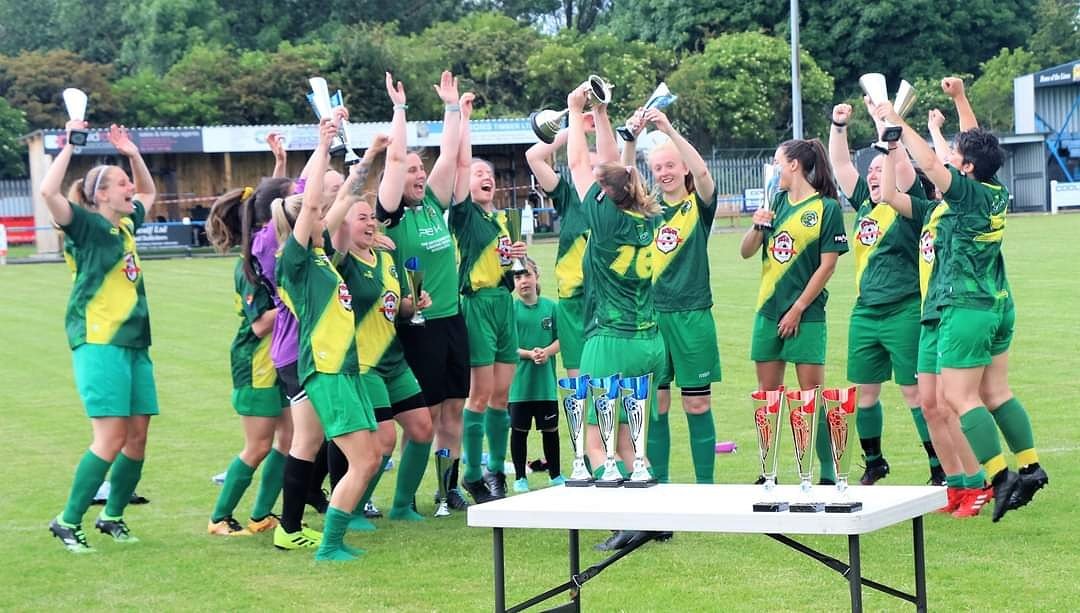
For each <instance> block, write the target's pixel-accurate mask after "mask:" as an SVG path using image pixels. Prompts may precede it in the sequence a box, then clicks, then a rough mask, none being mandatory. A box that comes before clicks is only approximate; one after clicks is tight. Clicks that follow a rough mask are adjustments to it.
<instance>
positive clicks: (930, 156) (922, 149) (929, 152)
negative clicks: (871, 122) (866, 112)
mask: <svg viewBox="0 0 1080 613" xmlns="http://www.w3.org/2000/svg"><path fill="white" fill-rule="evenodd" d="M874 115H875V116H876V117H877V118H878V119H881V120H885V119H887V120H888V121H890V122H891V123H893V124H895V125H898V126H900V127H901V128H902V129H903V134H902V135H901V137H900V138H901V140H903V142H904V146H905V147H907V150H908V151H909V152H910V153H911V157H913V158H915V162H916V163H917V164H918V165H919V168H922V170H923V172H924V173H926V176H927V177H929V178H930V181H931V182H933V184H934V185H936V186H937V188H938V190H940V191H941V193H943V194H944V193H945V192H947V191H949V186H950V185H951V184H952V175H951V174H949V170H948V169H947V168H945V165H944V164H942V163H941V161H940V160H938V157H937V154H935V153H934V150H933V149H931V148H930V145H928V144H927V143H926V141H925V140H923V138H922V137H921V136H919V133H918V132H916V131H915V130H913V129H912V128H911V126H909V125H908V124H907V122H906V121H904V120H903V119H902V118H901V117H900V116H899V115H897V114H896V110H895V109H893V106H892V103H891V102H882V103H881V104H879V105H877V107H875V109H874Z"/></svg>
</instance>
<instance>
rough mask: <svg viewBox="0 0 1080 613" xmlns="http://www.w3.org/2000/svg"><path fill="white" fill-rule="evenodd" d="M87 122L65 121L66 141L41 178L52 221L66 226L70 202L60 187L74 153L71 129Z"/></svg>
mask: <svg viewBox="0 0 1080 613" xmlns="http://www.w3.org/2000/svg"><path fill="white" fill-rule="evenodd" d="M87 125H88V124H87V123H86V122H85V121H82V120H81V119H72V120H71V121H69V122H67V126H66V127H67V141H66V142H65V144H64V148H63V149H61V150H60V153H58V154H56V157H55V158H53V161H52V164H49V169H48V170H46V171H45V176H44V177H43V178H42V179H41V197H42V198H43V199H44V200H45V206H46V207H48V209H49V214H50V215H52V218H53V221H54V222H56V225H58V226H66V225H68V224H69V223H71V203H69V202H68V200H67V198H65V197H64V195H63V194H62V193H60V187H61V185H62V184H63V182H64V175H66V174H67V169H68V165H69V164H70V163H71V156H72V155H74V154H75V146H74V145H72V144H71V131H72V130H83V129H85V128H86V126H87Z"/></svg>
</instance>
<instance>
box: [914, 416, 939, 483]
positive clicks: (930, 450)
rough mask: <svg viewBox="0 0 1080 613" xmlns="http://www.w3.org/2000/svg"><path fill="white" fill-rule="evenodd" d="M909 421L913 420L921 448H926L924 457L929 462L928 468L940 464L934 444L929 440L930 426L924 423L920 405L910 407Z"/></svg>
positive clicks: (924, 419)
mask: <svg viewBox="0 0 1080 613" xmlns="http://www.w3.org/2000/svg"><path fill="white" fill-rule="evenodd" d="M911 421H913V422H915V431H916V432H918V433H919V440H920V441H922V444H923V449H925V450H926V457H927V459H928V460H929V462H930V468H935V467H938V466H941V461H940V460H938V457H937V452H936V451H934V444H933V443H932V442H930V428H929V427H927V425H926V418H925V417H923V414H922V407H912V408H911Z"/></svg>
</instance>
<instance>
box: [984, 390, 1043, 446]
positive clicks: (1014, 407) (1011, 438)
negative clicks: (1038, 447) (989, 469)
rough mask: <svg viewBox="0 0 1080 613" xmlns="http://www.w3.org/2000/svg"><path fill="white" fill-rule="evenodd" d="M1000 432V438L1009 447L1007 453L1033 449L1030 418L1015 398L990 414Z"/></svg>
mask: <svg viewBox="0 0 1080 613" xmlns="http://www.w3.org/2000/svg"><path fill="white" fill-rule="evenodd" d="M990 414H991V415H993V416H994V421H995V422H997V427H998V429H999V430H1001V436H1002V437H1003V438H1004V439H1005V443H1006V444H1007V445H1008V446H1009V451H1011V452H1013V453H1017V452H1020V451H1024V450H1026V449H1033V448H1034V447H1035V433H1034V432H1033V431H1032V430H1031V418H1030V417H1029V416H1028V412H1027V409H1025V408H1024V405H1022V404H1020V401H1019V400H1017V399H1016V396H1013V397H1012V398H1009V399H1008V400H1006V401H1005V402H1004V403H1003V404H1002V405H1001V406H1000V407H998V408H997V410H995V411H991V412H990Z"/></svg>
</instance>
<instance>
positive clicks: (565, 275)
mask: <svg viewBox="0 0 1080 613" xmlns="http://www.w3.org/2000/svg"><path fill="white" fill-rule="evenodd" d="M586 246H588V236H587V235H586V234H582V235H581V236H578V237H577V238H576V239H574V242H573V244H572V245H571V246H570V249H568V250H567V251H566V253H564V254H563V256H562V257H561V258H559V261H558V262H556V263H555V279H556V281H558V285H559V298H573V297H574V296H575V295H576V293H577V291H578V289H579V288H581V286H582V285H583V284H584V283H585V272H584V262H585V247H586Z"/></svg>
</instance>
